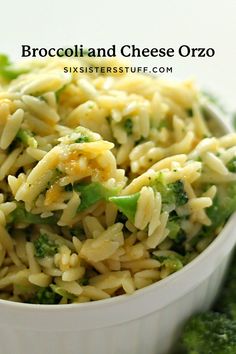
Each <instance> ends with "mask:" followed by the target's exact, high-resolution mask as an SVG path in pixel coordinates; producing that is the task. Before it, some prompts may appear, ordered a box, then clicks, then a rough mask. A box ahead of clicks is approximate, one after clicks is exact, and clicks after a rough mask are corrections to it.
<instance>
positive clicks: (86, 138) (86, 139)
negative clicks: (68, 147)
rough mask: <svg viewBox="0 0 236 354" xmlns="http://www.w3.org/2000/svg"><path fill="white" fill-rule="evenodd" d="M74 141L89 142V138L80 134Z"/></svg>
mask: <svg viewBox="0 0 236 354" xmlns="http://www.w3.org/2000/svg"><path fill="white" fill-rule="evenodd" d="M75 142H76V143H79V144H81V143H90V142H91V139H90V138H89V137H88V136H87V135H83V134H81V136H80V137H79V138H78V139H76V140H75Z"/></svg>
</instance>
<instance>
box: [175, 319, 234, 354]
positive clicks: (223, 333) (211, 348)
mask: <svg viewBox="0 0 236 354" xmlns="http://www.w3.org/2000/svg"><path fill="white" fill-rule="evenodd" d="M180 343H181V346H182V350H181V354H183V353H185V354H235V353H236V321H231V320H230V319H228V318H227V317H226V316H225V315H222V314H219V313H217V312H207V313H205V314H200V315H196V316H194V317H192V318H191V319H190V321H189V322H188V323H187V324H186V326H185V327H184V331H183V333H182V336H181V339H180Z"/></svg>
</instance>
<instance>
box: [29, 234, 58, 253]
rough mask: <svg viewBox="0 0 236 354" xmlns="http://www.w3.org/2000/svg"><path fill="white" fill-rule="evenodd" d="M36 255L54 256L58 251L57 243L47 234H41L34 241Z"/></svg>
mask: <svg viewBox="0 0 236 354" xmlns="http://www.w3.org/2000/svg"><path fill="white" fill-rule="evenodd" d="M34 247H35V256H36V257H38V258H44V257H46V256H54V254H56V253H57V251H58V247H57V245H56V243H55V242H54V241H52V240H49V238H48V236H47V235H46V234H41V235H40V236H39V238H37V240H35V241H34Z"/></svg>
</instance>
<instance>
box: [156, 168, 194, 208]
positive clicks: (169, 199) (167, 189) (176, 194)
mask: <svg viewBox="0 0 236 354" xmlns="http://www.w3.org/2000/svg"><path fill="white" fill-rule="evenodd" d="M153 187H154V188H155V189H156V190H157V191H158V192H160V193H161V197H162V203H163V204H176V206H181V205H184V204H186V203H187V201H188V196H187V194H186V192H185V190H184V184H183V182H182V181H181V180H179V181H176V182H174V183H169V184H166V183H165V181H164V178H163V175H162V174H161V173H160V174H159V175H158V177H157V178H156V180H155V181H154V183H153Z"/></svg>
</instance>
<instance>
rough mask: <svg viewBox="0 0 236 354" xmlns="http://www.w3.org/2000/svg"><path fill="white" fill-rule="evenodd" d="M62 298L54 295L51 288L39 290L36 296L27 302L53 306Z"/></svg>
mask: <svg viewBox="0 0 236 354" xmlns="http://www.w3.org/2000/svg"><path fill="white" fill-rule="evenodd" d="M61 298H62V296H61V295H59V294H57V293H55V292H54V291H53V289H52V288H50V287H48V288H40V289H39V290H38V291H37V292H36V294H35V295H34V296H33V297H32V298H31V299H30V300H28V302H29V303H31V304H41V305H54V304H58V303H59V302H60V300H61Z"/></svg>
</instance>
